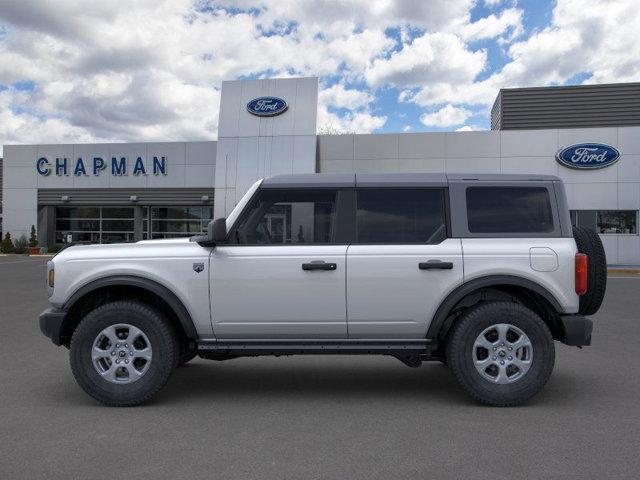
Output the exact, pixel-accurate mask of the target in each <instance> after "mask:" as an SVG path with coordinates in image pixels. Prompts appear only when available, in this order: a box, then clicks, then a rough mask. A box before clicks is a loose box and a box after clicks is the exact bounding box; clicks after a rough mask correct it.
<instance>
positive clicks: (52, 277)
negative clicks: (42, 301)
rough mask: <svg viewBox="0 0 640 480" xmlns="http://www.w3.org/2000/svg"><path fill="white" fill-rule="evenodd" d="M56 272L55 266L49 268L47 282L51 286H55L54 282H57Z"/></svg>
mask: <svg viewBox="0 0 640 480" xmlns="http://www.w3.org/2000/svg"><path fill="white" fill-rule="evenodd" d="M54 272H55V270H54V269H53V268H52V269H51V270H49V275H48V279H47V282H48V285H49V287H50V288H53V284H54V283H55V280H56V274H55V273H54Z"/></svg>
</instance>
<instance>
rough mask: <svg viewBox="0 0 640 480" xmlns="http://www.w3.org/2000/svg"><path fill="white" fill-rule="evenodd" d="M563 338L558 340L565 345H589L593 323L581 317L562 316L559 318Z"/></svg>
mask: <svg viewBox="0 0 640 480" xmlns="http://www.w3.org/2000/svg"><path fill="white" fill-rule="evenodd" d="M560 321H561V322H562V327H563V331H564V337H563V338H562V339H561V340H560V341H561V342H562V343H564V344H565V345H571V346H575V347H581V346H583V345H591V332H592V331H593V322H592V321H591V320H590V319H588V318H587V317H584V316H582V315H577V314H576V315H562V316H561V317H560Z"/></svg>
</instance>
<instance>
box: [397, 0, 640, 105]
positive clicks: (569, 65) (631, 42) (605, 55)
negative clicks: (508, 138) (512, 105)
mask: <svg viewBox="0 0 640 480" xmlns="http://www.w3.org/2000/svg"><path fill="white" fill-rule="evenodd" d="M638 31H640V9H638V8H637V5H636V2H635V1H634V0H618V1H615V2H606V8H604V7H603V2H602V1H600V0H558V2H557V5H556V6H555V8H554V10H553V18H552V22H551V24H550V25H549V26H548V27H546V28H544V29H543V30H541V31H539V32H536V33H534V34H533V35H531V36H530V37H528V38H526V39H523V40H521V41H518V42H515V43H513V44H512V45H511V46H510V47H509V48H508V49H507V52H506V53H507V55H508V56H509V57H510V61H508V62H507V63H506V64H505V65H504V67H503V68H502V69H501V70H498V71H496V72H494V73H492V74H491V75H490V76H489V77H487V78H485V79H483V80H481V81H477V80H475V78H474V79H472V80H466V81H464V82H454V81H442V82H423V83H422V85H421V86H420V88H419V89H418V90H417V91H414V92H411V94H410V95H409V94H406V95H405V96H404V100H405V101H407V100H409V101H413V102H415V103H416V104H418V105H420V106H423V107H431V106H434V105H440V104H443V103H455V104H473V105H483V106H485V107H487V109H488V107H489V106H490V105H492V104H493V101H494V100H495V98H496V95H497V94H498V91H499V90H500V88H508V87H526V86H539V85H549V84H563V83H565V82H566V81H567V80H569V79H571V78H572V77H573V76H575V75H577V74H580V73H585V72H586V73H588V74H591V76H590V77H589V78H588V80H587V81H586V83H606V82H629V81H638V80H640V63H639V62H637V61H636V59H637V58H639V57H640V42H637V41H636V38H637V32H638ZM487 112H488V110H487Z"/></svg>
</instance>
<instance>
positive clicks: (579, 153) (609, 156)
mask: <svg viewBox="0 0 640 480" xmlns="http://www.w3.org/2000/svg"><path fill="white" fill-rule="evenodd" d="M619 158H620V152H619V151H618V150H617V149H615V148H613V147H612V146H610V145H604V144H602V143H579V144H578V145H571V146H570V147H566V148H563V149H562V150H560V151H559V152H558V154H557V155H556V160H558V163H560V164H561V165H564V166H565V167H569V168H576V169H579V170H595V169H598V168H604V167H608V166H609V165H613V164H614V163H616V162H617V161H618V159H619Z"/></svg>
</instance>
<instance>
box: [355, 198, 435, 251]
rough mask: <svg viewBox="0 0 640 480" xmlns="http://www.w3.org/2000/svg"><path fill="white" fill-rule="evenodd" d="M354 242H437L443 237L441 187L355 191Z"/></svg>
mask: <svg viewBox="0 0 640 480" xmlns="http://www.w3.org/2000/svg"><path fill="white" fill-rule="evenodd" d="M357 208H358V210H357V239H358V243H440V242H441V241H442V240H444V239H445V238H446V236H447V229H446V220H445V203H444V190H443V189H439V188H430V189H426V188H423V189H413V188H412V189H393V188H380V189H377V188H371V189H368V188H367V189H361V190H358V192H357Z"/></svg>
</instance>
